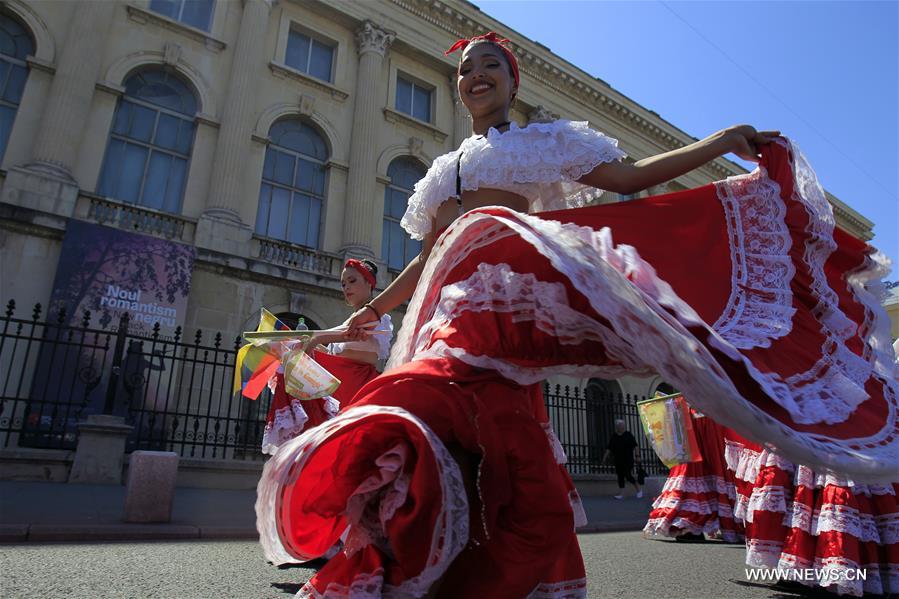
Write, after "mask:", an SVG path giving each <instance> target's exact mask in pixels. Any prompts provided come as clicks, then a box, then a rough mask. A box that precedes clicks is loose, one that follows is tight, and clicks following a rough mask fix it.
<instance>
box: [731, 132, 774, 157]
mask: <svg viewBox="0 0 899 599" xmlns="http://www.w3.org/2000/svg"><path fill="white" fill-rule="evenodd" d="M724 132H725V135H727V136H728V139H729V140H730V142H731V149H730V151H731V152H733V153H734V154H736V155H737V156H739V157H740V158H742V159H743V160H748V161H750V162H758V161H759V160H761V150H760V149H759V146H762V145H765V144H769V143H771V142H772V141H774V138H775V137H778V136H779V135H780V131H756V129H755V127H752V126H751V125H734V126H733V127H728V128H727V129H725V130H724Z"/></svg>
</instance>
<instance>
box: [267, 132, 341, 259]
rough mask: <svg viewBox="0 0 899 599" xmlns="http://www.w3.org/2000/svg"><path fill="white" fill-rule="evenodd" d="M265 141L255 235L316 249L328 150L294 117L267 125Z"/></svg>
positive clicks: (322, 142) (322, 141)
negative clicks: (269, 126)
mask: <svg viewBox="0 0 899 599" xmlns="http://www.w3.org/2000/svg"><path fill="white" fill-rule="evenodd" d="M269 139H271V143H269V145H268V148H266V150H265V166H264V167H263V170H262V187H261V188H260V190H259V208H258V210H257V211H256V233H258V234H259V235H264V236H266V237H273V238H275V239H282V240H284V241H289V242H291V243H296V244H298V245H304V246H307V247H311V248H317V247H318V242H319V231H320V229H321V221H322V209H323V208H324V203H325V174H326V169H325V165H326V163H327V161H328V148H327V146H326V145H325V142H324V140H322V138H321V137H320V136H319V135H318V133H316V132H315V130H314V129H312V127H310V126H309V125H307V124H305V123H304V122H302V121H300V120H298V119H285V120H281V121H278V122H277V123H275V124H274V125H272V128H271V129H270V130H269Z"/></svg>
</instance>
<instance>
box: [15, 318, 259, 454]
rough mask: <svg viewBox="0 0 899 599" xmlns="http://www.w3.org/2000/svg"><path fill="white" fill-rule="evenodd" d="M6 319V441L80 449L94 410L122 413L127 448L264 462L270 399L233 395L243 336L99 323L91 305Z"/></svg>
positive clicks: (26, 444) (123, 322)
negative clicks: (81, 430) (144, 330)
mask: <svg viewBox="0 0 899 599" xmlns="http://www.w3.org/2000/svg"><path fill="white" fill-rule="evenodd" d="M15 312H16V305H15V302H14V301H10V302H9V303H8V304H7V306H6V312H5V315H4V316H3V317H2V318H0V373H2V375H0V448H9V447H39V448H51V449H74V447H75V442H76V438H77V424H78V422H80V421H82V420H84V419H85V418H86V417H87V416H89V415H91V414H113V415H117V416H122V417H124V418H125V420H126V422H127V423H128V424H130V425H131V426H133V427H134V429H133V431H132V433H131V435H130V436H129V437H128V440H127V449H128V451H133V450H136V449H153V450H166V451H175V452H177V453H179V454H180V455H181V456H184V457H200V458H219V459H221V458H225V459H250V460H255V459H262V458H263V457H264V456H263V455H262V454H261V453H260V452H259V447H260V444H261V442H262V433H263V430H264V428H265V416H266V413H267V411H268V404H269V396H268V393H267V392H266V393H264V394H263V397H262V398H260V399H259V400H258V401H249V400H246V399H243V398H235V397H232V394H231V388H232V377H233V376H234V359H235V353H236V349H237V346H238V343H239V340H229V341H228V342H227V343H226V342H225V341H224V340H223V339H222V336H221V334H216V335H215V336H214V337H213V338H212V339H210V340H209V341H206V340H205V339H204V338H203V335H202V334H201V332H200V331H197V332H196V333H195V334H194V335H193V337H192V338H188V339H185V338H184V337H183V333H182V329H181V327H178V328H177V329H175V330H174V332H173V334H172V335H171V336H162V335H160V328H159V325H158V324H157V325H156V326H154V327H153V330H152V332H151V333H150V334H149V335H140V334H137V333H135V332H133V331H129V327H128V325H129V319H128V316H127V314H126V315H125V316H123V317H122V318H121V319H120V320H119V321H118V323H116V325H117V326H115V328H114V329H113V330H104V329H99V328H92V326H91V314H90V312H85V313H84V314H83V315H82V317H81V318H80V319H79V320H78V322H77V323H71V322H70V321H69V320H68V317H67V315H66V314H65V313H64V312H62V313H60V314H56V315H54V316H53V318H51V319H49V320H45V319H43V314H42V308H41V306H40V304H38V305H36V306H35V307H34V309H33V310H32V312H31V315H30V317H25V318H18V317H16V313H15Z"/></svg>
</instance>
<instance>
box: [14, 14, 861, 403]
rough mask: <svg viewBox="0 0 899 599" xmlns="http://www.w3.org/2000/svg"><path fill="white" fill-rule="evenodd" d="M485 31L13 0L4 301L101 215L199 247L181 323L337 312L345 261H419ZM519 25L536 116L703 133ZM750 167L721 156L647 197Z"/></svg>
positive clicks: (461, 19) (647, 144)
mask: <svg viewBox="0 0 899 599" xmlns="http://www.w3.org/2000/svg"><path fill="white" fill-rule="evenodd" d="M489 30H497V31H505V32H509V29H508V28H507V27H505V26H504V25H503V24H502V23H500V22H498V21H496V20H494V19H491V18H490V17H489V16H488V15H486V14H484V13H482V12H481V11H480V10H479V9H477V7H475V6H474V5H472V4H470V3H468V2H465V1H464V0H371V1H366V2H359V1H355V0H296V1H289V0H107V1H102V2H98V1H90V0H87V1H83V0H59V1H54V0H41V1H25V0H6V1H4V2H2V4H0V65H2V69H3V70H2V71H0V86H2V89H0V155H2V164H0V169H2V170H0V214H2V221H0V237H2V238H0V248H2V250H0V296H2V299H3V302H4V303H5V302H6V301H7V300H8V299H15V300H16V301H17V302H18V304H19V305H20V306H30V305H32V304H34V303H36V302H41V303H44V304H46V302H47V301H48V299H49V297H50V296H51V293H52V287H53V281H54V273H55V272H56V269H57V264H58V263H59V260H60V253H61V252H62V251H63V250H62V247H63V245H62V239H63V237H64V234H65V232H66V230H67V228H68V227H69V226H70V223H72V222H73V221H86V222H91V223H98V224H101V225H103V226H105V227H111V228H118V229H122V230H127V231H129V232H133V233H138V234H142V235H147V236H151V237H158V238H164V239H168V240H171V241H174V242H178V243H181V244H185V245H187V246H190V247H192V248H195V252H196V259H195V261H194V262H193V267H192V276H191V281H190V293H189V299H188V301H187V308H186V313H185V315H184V319H183V324H184V326H185V329H186V330H189V331H192V330H194V329H202V330H203V331H207V332H210V333H214V332H217V331H221V332H222V333H223V334H224V335H225V336H226V338H233V337H234V336H235V335H237V334H238V333H239V332H240V331H243V330H247V329H248V328H253V327H254V326H255V320H256V318H257V315H258V309H259V307H260V306H266V307H268V308H269V309H271V310H272V311H274V312H276V313H279V314H292V315H294V316H299V315H302V316H303V317H305V318H306V319H307V321H310V322H312V323H314V324H317V325H319V326H332V325H335V324H337V323H339V322H340V321H342V320H343V319H344V318H345V317H346V316H347V313H348V309H347V307H346V306H345V305H344V304H343V302H342V299H341V294H340V290H339V274H340V267H341V264H342V261H343V259H344V258H345V257H347V256H368V257H371V258H373V259H374V260H376V261H377V262H378V263H379V264H380V265H381V269H380V274H379V285H380V286H381V287H383V286H384V285H386V284H387V283H388V282H389V281H390V280H391V277H392V276H395V273H396V272H398V271H399V270H400V269H402V267H403V266H404V264H405V263H406V262H407V261H408V260H409V259H410V258H411V257H412V256H414V255H415V254H416V253H417V252H418V245H417V244H416V243H415V242H413V241H412V240H411V239H409V238H408V237H407V236H406V235H405V234H404V232H403V231H402V229H401V228H400V226H399V220H400V217H401V216H402V214H403V211H404V210H405V204H406V198H407V197H408V196H409V195H410V193H411V189H412V186H413V185H414V183H415V181H416V180H417V179H418V178H419V177H421V176H422V175H423V173H424V172H425V170H426V169H427V167H428V165H429V164H430V163H431V162H432V160H433V159H434V158H435V157H436V156H439V155H440V154H442V153H444V152H447V151H449V150H451V149H453V148H454V147H455V146H456V145H457V144H458V143H459V142H460V141H461V140H462V139H463V138H465V137H467V136H468V135H470V134H471V130H470V121H469V119H468V118H467V115H466V113H465V110H464V108H463V107H462V105H461V103H460V102H459V100H458V98H457V97H456V95H455V89H454V85H453V81H454V68H455V63H456V60H458V58H457V57H445V56H444V55H443V50H444V49H445V48H447V47H448V46H449V45H450V44H451V43H452V42H453V41H455V40H456V39H457V38H459V37H462V36H470V35H472V34H476V33H481V32H485V31H489ZM508 35H509V37H510V38H511V41H512V47H513V49H514V51H515V52H516V54H517V55H518V56H519V57H520V59H521V76H522V88H521V92H520V94H519V97H518V99H517V101H516V104H515V107H514V110H513V115H512V116H513V118H514V119H515V120H516V121H517V122H518V123H519V124H520V125H525V124H526V123H528V122H533V121H546V120H550V119H554V118H559V117H562V118H569V119H576V120H586V121H589V122H590V124H591V125H592V126H594V127H596V128H597V129H600V130H602V131H604V132H605V133H607V134H609V135H611V136H613V137H615V138H617V139H619V140H620V145H621V147H623V149H624V150H625V151H626V152H627V153H628V155H629V156H630V157H631V158H632V159H639V158H641V157H644V156H648V155H651V154H655V153H658V152H661V151H665V150H669V149H673V148H676V147H679V146H682V145H684V144H687V143H689V142H691V141H692V140H693V138H692V137H691V135H690V134H688V133H686V132H684V131H682V130H680V129H678V128H677V126H676V125H675V124H672V123H669V122H666V121H665V120H663V119H662V118H660V117H659V116H658V115H657V114H656V113H655V112H652V111H651V109H650V108H651V107H650V108H646V107H643V106H640V105H638V104H637V103H635V102H633V101H632V100H630V99H629V98H627V97H626V96H624V95H623V94H621V93H620V92H618V91H616V90H615V89H614V88H613V87H612V86H611V85H609V84H608V83H606V82H605V81H602V80H600V79H597V78H595V77H593V76H591V75H590V74H588V73H586V72H584V71H582V70H581V69H579V68H578V67H577V66H575V65H573V64H570V63H568V62H566V61H565V60H563V59H561V58H560V57H558V56H556V55H554V54H553V53H552V52H550V51H549V50H548V49H547V48H545V47H544V46H542V45H541V44H540V43H538V41H536V40H531V39H527V38H525V37H522V36H521V35H518V34H515V33H514V32H509V33H508ZM696 133H697V135H699V134H705V133H707V132H696ZM741 172H743V170H742V169H741V168H740V167H739V166H738V165H736V164H734V163H731V162H729V161H727V160H725V159H719V160H716V161H715V162H714V163H711V164H709V165H707V166H706V167H704V168H702V169H700V170H697V171H695V172H692V173H690V174H688V175H686V176H684V177H681V178H679V179H677V180H676V181H671V182H669V183H668V184H667V185H665V186H660V187H659V188H655V189H652V190H650V192H652V193H658V192H662V191H664V190H665V189H670V190H676V189H683V188H688V187H693V186H697V185H701V184H704V183H707V182H709V181H712V180H717V179H721V178H723V177H727V176H729V175H734V174H738V173H741ZM604 198H605V199H604V200H603V201H618V200H626V199H627V198H619V197H617V196H615V194H607V195H606V196H604ZM830 199H831V201H832V203H833V204H834V207H835V210H836V214H837V219H838V222H839V224H840V225H841V226H842V227H844V228H846V229H847V230H849V231H850V232H852V233H853V234H855V235H858V236H860V237H862V238H864V239H868V238H870V236H871V226H872V223H871V222H869V221H868V220H866V219H865V218H864V217H862V216H861V215H859V214H858V213H856V212H854V211H853V210H851V209H850V208H848V207H847V206H846V205H845V204H843V203H841V202H840V201H839V200H837V199H836V198H833V197H831V198H830ZM635 384H636V383H635ZM641 384H642V383H641ZM648 384H649V385H650V386H651V385H657V384H658V381H656V382H654V383H648ZM650 391H651V389H646V390H642V389H641V390H639V391H638V392H639V393H649V392H650Z"/></svg>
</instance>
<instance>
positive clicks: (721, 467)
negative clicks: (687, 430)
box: [643, 409, 743, 543]
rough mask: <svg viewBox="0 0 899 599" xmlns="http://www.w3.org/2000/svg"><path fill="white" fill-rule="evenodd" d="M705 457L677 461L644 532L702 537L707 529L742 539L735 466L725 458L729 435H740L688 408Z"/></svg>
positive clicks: (736, 437)
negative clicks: (735, 515) (736, 515)
mask: <svg viewBox="0 0 899 599" xmlns="http://www.w3.org/2000/svg"><path fill="white" fill-rule="evenodd" d="M690 414H691V417H692V419H693V431H694V432H695V434H696V441H697V443H698V445H699V452H700V454H701V456H702V460H700V461H698V462H687V463H685V464H677V465H676V466H674V467H673V468H671V471H670V472H669V473H668V478H667V479H666V480H665V486H664V487H663V488H662V492H661V494H660V495H659V496H658V497H657V498H656V499H655V501H653V503H652V508H653V509H652V511H651V512H650V514H649V519H648V520H647V522H646V526H645V527H644V528H643V533H644V534H646V535H650V536H662V537H674V538H675V539H678V540H702V538H703V535H710V536H715V537H719V538H721V539H722V540H723V541H726V542H728V543H742V542H743V523H742V521H741V520H740V519H739V518H735V517H734V504H735V503H736V499H737V490H736V486H735V480H734V474H733V471H731V470H729V469H728V468H727V464H726V463H725V460H724V452H725V441H726V440H732V441H734V440H738V441H741V440H742V438H741V437H740V436H739V435H737V434H736V433H735V432H734V431H732V430H731V429H729V428H727V427H724V426H721V425H720V424H718V423H717V422H715V421H714V420H712V419H711V418H709V417H708V416H705V415H703V414H701V413H699V412H697V411H696V410H693V409H691V410H690Z"/></svg>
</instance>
